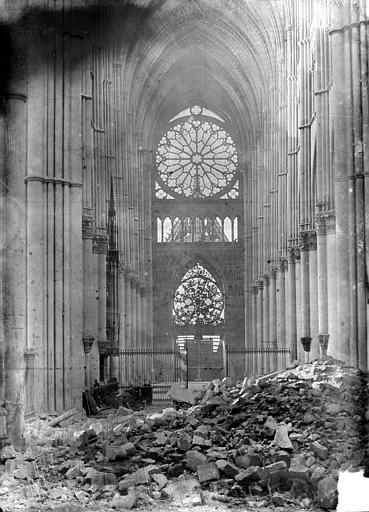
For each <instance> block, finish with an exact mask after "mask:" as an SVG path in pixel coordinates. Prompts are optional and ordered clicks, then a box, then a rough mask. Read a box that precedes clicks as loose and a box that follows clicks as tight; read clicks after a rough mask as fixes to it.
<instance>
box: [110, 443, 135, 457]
mask: <svg viewBox="0 0 369 512" xmlns="http://www.w3.org/2000/svg"><path fill="white" fill-rule="evenodd" d="M135 451H136V448H135V445H134V444H133V443H126V444H123V445H122V446H116V445H108V446H106V452H105V456H106V458H107V459H108V460H116V459H126V458H127V457H128V456H129V455H131V454H133V453H135Z"/></svg>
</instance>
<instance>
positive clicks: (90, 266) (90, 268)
mask: <svg viewBox="0 0 369 512" xmlns="http://www.w3.org/2000/svg"><path fill="white" fill-rule="evenodd" d="M93 236H94V234H93V217H92V212H91V210H90V209H88V208H84V209H83V216H82V239H83V337H82V339H83V347H84V353H85V365H86V378H85V386H86V382H88V385H90V384H91V374H92V373H93V370H92V364H91V350H92V345H93V343H91V345H90V346H89V340H92V342H93V340H94V333H95V322H94V317H95V302H96V298H95V295H96V286H94V284H95V282H94V281H95V280H94V277H95V276H94V274H95V272H94V270H95V269H94V262H93V255H92V240H93ZM85 340H86V342H85ZM86 350H87V352H86ZM96 351H97V348H96ZM87 363H88V365H87ZM93 366H94V367H97V365H96V364H95V365H93ZM95 378H96V379H97V378H98V375H97V374H96V375H95Z"/></svg>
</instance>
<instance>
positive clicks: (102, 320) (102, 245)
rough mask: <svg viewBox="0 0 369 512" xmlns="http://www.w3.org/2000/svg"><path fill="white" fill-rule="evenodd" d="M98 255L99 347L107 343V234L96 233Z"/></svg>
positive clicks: (95, 251)
mask: <svg viewBox="0 0 369 512" xmlns="http://www.w3.org/2000/svg"><path fill="white" fill-rule="evenodd" d="M92 250H93V253H94V254H96V256H97V272H98V277H97V281H98V282H97V284H98V295H97V298H98V310H97V318H98V326H97V336H98V338H97V342H98V345H99V347H100V346H103V345H104V343H106V341H107V340H106V255H107V252H108V237H107V236H106V235H105V234H95V235H94V239H93V246H92ZM104 368H105V370H104V378H105V379H106V378H107V371H106V370H107V369H108V368H107V367H104Z"/></svg>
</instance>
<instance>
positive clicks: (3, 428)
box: [0, 414, 8, 439]
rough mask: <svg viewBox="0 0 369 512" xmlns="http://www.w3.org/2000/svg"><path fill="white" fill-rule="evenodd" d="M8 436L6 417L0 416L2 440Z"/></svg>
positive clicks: (0, 435) (0, 436)
mask: <svg viewBox="0 0 369 512" xmlns="http://www.w3.org/2000/svg"><path fill="white" fill-rule="evenodd" d="M7 435H8V431H7V427H6V415H5V414H1V415H0V439H4V438H6V437H7Z"/></svg>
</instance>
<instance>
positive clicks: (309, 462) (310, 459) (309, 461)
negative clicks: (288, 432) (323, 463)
mask: <svg viewBox="0 0 369 512" xmlns="http://www.w3.org/2000/svg"><path fill="white" fill-rule="evenodd" d="M315 462H316V458H315V457H313V456H312V455H311V456H310V457H308V458H307V459H306V462H305V465H306V467H308V468H311V466H312V465H313V464H315Z"/></svg>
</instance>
